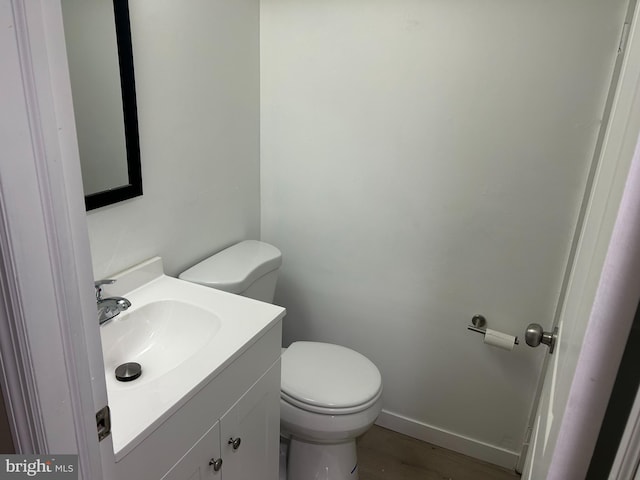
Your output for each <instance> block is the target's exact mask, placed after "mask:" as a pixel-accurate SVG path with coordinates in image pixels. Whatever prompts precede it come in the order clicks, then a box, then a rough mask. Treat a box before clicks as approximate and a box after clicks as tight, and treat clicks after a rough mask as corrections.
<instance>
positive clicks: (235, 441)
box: [227, 437, 242, 450]
mask: <svg viewBox="0 0 640 480" xmlns="http://www.w3.org/2000/svg"><path fill="white" fill-rule="evenodd" d="M241 442H242V439H241V438H240V437H237V438H233V437H231V438H230V439H229V441H228V442H227V443H228V444H229V445H232V446H233V449H234V450H237V449H238V448H240V443H241Z"/></svg>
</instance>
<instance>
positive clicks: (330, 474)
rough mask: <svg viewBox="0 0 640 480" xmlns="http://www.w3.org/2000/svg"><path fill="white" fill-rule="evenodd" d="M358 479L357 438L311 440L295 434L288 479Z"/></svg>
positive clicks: (289, 459)
mask: <svg viewBox="0 0 640 480" xmlns="http://www.w3.org/2000/svg"><path fill="white" fill-rule="evenodd" d="M311 478H312V479H314V480H358V458H357V455H356V441H355V439H354V440H348V441H346V442H343V443H337V444H327V443H311V442H305V441H303V440H299V439H297V438H294V437H292V438H291V440H290V443H289V452H288V461H287V480H309V479H311Z"/></svg>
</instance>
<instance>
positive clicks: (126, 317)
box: [100, 300, 221, 385]
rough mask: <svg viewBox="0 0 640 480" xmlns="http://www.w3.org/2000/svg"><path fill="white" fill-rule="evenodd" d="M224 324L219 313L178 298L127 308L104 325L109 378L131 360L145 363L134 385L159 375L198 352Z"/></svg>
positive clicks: (104, 353) (102, 334)
mask: <svg viewBox="0 0 640 480" xmlns="http://www.w3.org/2000/svg"><path fill="white" fill-rule="evenodd" d="M220 325H221V322H220V318H219V317H217V316H216V315H215V314H213V313H211V312H209V311H207V310H204V309H202V308H200V307H197V306H195V305H191V304H189V303H185V302H180V301H177V300H159V301H156V302H151V303H148V304H146V305H142V306H140V307H139V308H135V309H133V310H130V311H126V312H123V313H121V314H120V315H118V316H117V317H115V318H114V319H113V320H111V321H110V322H109V323H106V324H104V325H103V326H102V327H101V328H100V337H101V339H102V351H103V355H104V366H105V370H106V373H107V378H109V377H114V376H115V369H116V367H118V366H119V365H121V364H123V363H127V362H137V363H139V364H140V365H141V366H142V375H141V376H140V378H138V379H137V380H134V381H133V382H131V384H130V385H140V384H141V383H146V382H147V381H149V380H152V379H154V378H158V377H159V376H162V375H164V374H166V373H168V372H170V371H171V370H173V369H175V368H176V367H178V366H179V365H180V364H182V363H184V362H185V361H186V360H188V359H189V358H190V357H192V356H193V355H195V354H196V353H198V352H199V351H200V349H202V348H203V347H204V346H205V345H206V344H207V343H208V342H209V341H210V340H211V338H212V337H213V336H214V335H215V334H216V333H217V332H218V331H219V330H220ZM118 383H120V382H118ZM127 384H128V383H123V384H122V385H127Z"/></svg>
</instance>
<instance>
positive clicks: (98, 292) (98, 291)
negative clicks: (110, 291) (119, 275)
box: [93, 278, 116, 300]
mask: <svg viewBox="0 0 640 480" xmlns="http://www.w3.org/2000/svg"><path fill="white" fill-rule="evenodd" d="M112 283H116V281H115V280H113V279H111V278H105V279H104V280H97V281H96V282H94V284H93V286H94V287H95V289H96V300H102V285H111V284H112Z"/></svg>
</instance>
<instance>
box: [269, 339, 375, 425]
mask: <svg viewBox="0 0 640 480" xmlns="http://www.w3.org/2000/svg"><path fill="white" fill-rule="evenodd" d="M381 395H382V378H381V376H380V372H379V370H378V368H377V367H376V366H375V365H374V364H373V363H372V362H371V361H370V360H369V359H368V358H366V357H365V356H364V355H361V354H360V353H358V352H356V351H354V350H351V349H350V348H346V347H342V346H340V345H334V344H330V343H321V342H294V343H292V344H291V346H289V348H287V349H286V351H285V352H284V353H283V354H282V382H281V393H280V396H281V399H282V400H283V401H284V402H287V403H289V404H291V405H294V406H296V407H298V408H300V409H302V410H305V411H309V412H313V413H319V414H325V415H346V414H352V413H358V412H361V411H364V410H366V409H367V408H370V407H371V406H372V405H374V404H375V403H376V402H377V401H378V399H379V398H380V396H381Z"/></svg>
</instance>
